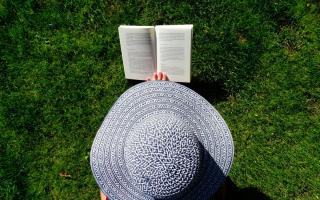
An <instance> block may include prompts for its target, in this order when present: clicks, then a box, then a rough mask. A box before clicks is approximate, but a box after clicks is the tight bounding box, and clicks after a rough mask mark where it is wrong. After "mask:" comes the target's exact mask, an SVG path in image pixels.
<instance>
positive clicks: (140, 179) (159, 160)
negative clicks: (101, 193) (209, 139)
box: [124, 113, 200, 198]
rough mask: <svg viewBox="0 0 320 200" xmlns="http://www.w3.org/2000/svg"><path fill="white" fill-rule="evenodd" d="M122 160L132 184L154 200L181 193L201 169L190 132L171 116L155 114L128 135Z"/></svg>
mask: <svg viewBox="0 0 320 200" xmlns="http://www.w3.org/2000/svg"><path fill="white" fill-rule="evenodd" d="M124 158H125V163H126V167H127V170H128V173H129V175H130V178H131V179H132V183H133V184H134V185H135V186H136V187H137V188H138V189H139V190H140V191H141V192H143V193H145V194H148V195H150V196H152V197H154V198H165V197H169V196H173V195H175V194H178V193H180V192H182V191H183V190H184V189H186V188H187V187H188V186H189V185H190V184H191V182H192V180H193V178H194V177H195V176H196V173H197V171H198V169H199V165H200V145H199V142H198V140H197V138H196V136H195V135H194V133H193V131H192V129H191V128H190V127H189V126H188V125H187V124H186V123H185V122H184V121H183V120H182V119H180V118H179V117H178V116H176V115H173V114H168V113H167V114H154V115H151V116H148V117H147V118H145V119H143V120H142V121H140V122H139V123H137V124H136V125H135V126H134V127H133V128H132V129H131V131H130V132H129V134H128V137H127V140H126V144H125V147H124Z"/></svg>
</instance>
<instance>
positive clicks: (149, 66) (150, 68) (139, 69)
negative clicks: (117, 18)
mask: <svg viewBox="0 0 320 200" xmlns="http://www.w3.org/2000/svg"><path fill="white" fill-rule="evenodd" d="M119 37H120V45H121V53H122V60H123V65H124V72H125V77H126V78H127V79H136V80H144V79H145V78H146V77H147V76H152V74H153V72H155V71H156V44H155V42H156V40H155V31H154V27H153V26H124V25H121V26H120V27H119Z"/></svg>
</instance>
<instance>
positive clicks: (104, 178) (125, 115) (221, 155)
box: [90, 81, 234, 200]
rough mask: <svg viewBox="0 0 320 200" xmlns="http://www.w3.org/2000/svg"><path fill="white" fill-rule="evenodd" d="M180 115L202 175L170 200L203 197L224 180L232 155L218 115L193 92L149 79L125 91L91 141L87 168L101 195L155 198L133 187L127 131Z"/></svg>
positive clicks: (223, 126) (227, 131)
mask: <svg viewBox="0 0 320 200" xmlns="http://www.w3.org/2000/svg"><path fill="white" fill-rule="evenodd" d="M159 113H171V114H175V115H179V116H180V117H181V118H183V119H184V120H185V122H186V123H188V125H190V126H191V127H193V129H194V130H196V131H195V134H196V136H197V138H198V140H199V142H200V144H201V145H202V146H203V149H204V155H203V158H202V159H203V162H201V163H203V164H202V166H201V168H202V169H201V170H200V172H201V174H200V175H199V176H198V180H196V181H195V182H194V184H193V186H192V187H190V188H188V189H187V190H186V191H185V192H184V193H183V194H180V196H177V197H175V199H208V198H209V197H210V196H212V195H213V194H214V193H215V192H216V190H217V189H218V188H219V187H220V185H221V184H222V182H223V181H224V180H225V178H226V176H227V174H228V172H229V170H230V167H231V164H232V161H233V156H234V145H233V140H232V136H231V133H230V130H229V128H228V126H227V124H226V123H225V121H224V120H223V118H222V117H221V115H220V114H219V113H218V111H217V110H216V109H215V108H214V107H213V106H212V105H211V104H210V103H209V102H208V101H206V100H205V99H204V98H203V97H201V96H200V95H199V94H197V93H196V92H194V91H193V90H191V89H189V88H187V87H185V86H183V85H180V84H178V83H174V82H170V81H148V82H143V83H140V84H138V85H135V86H134V87H132V88H130V89H128V90H127V91H126V92H125V93H124V94H123V95H121V96H120V97H119V99H118V100H117V101H116V102H115V103H114V105H113V106H112V108H111V109H110V111H109V113H108V114H107V116H106V117H105V119H104V121H103V123H102V125H101V127H100V128H99V130H98V132H97V135H96V137H95V139H94V142H93V145H92V148H91V153H90V164H91V169H92V172H93V175H94V177H95V180H96V182H97V183H98V185H99V187H100V189H101V190H102V192H103V193H104V194H105V195H107V196H108V197H109V198H110V199H139V200H154V198H153V197H151V196H149V195H146V194H144V193H142V192H141V191H139V189H138V188H136V187H135V186H134V185H133V184H132V180H130V175H129V174H128V171H127V169H126V163H125V161H124V160H125V159H124V144H125V141H126V138H127V137H126V136H127V134H128V133H129V131H130V130H131V129H132V127H134V125H135V124H136V123H139V121H141V120H143V119H145V118H147V117H150V116H151V115H157V114H159Z"/></svg>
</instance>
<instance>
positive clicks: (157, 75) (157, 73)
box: [146, 72, 169, 81]
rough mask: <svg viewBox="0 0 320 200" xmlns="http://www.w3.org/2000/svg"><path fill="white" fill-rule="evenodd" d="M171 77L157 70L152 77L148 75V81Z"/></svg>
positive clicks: (165, 79) (164, 79)
mask: <svg viewBox="0 0 320 200" xmlns="http://www.w3.org/2000/svg"><path fill="white" fill-rule="evenodd" d="M168 80H169V78H168V76H167V74H166V73H165V72H155V73H153V76H152V78H150V77H147V78H146V81H168Z"/></svg>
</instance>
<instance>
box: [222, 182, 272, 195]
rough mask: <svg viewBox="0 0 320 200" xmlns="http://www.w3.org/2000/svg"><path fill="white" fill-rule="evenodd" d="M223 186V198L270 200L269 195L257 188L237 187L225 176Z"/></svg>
mask: <svg viewBox="0 0 320 200" xmlns="http://www.w3.org/2000/svg"><path fill="white" fill-rule="evenodd" d="M225 187H226V190H225V191H226V196H225V200H235V199H239V200H271V198H270V197H268V196H267V195H265V194H264V193H262V192H261V191H260V190H259V189H258V188H255V187H247V188H242V189H240V188H238V187H237V186H236V185H235V184H234V183H233V182H232V180H231V179H230V178H229V177H227V178H226V182H225Z"/></svg>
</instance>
